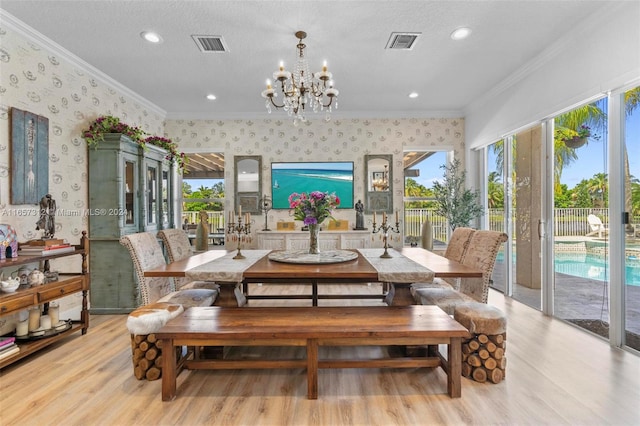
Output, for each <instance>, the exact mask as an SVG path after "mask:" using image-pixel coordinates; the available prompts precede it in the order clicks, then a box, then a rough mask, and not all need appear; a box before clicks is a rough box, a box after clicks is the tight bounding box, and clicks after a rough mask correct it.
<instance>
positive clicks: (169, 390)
mask: <svg viewBox="0 0 640 426" xmlns="http://www.w3.org/2000/svg"><path fill="white" fill-rule="evenodd" d="M162 346H163V347H164V348H165V350H164V351H163V353H162V400H163V401H171V400H173V399H174V398H175V397H176V376H177V374H178V373H177V370H176V351H175V349H174V347H173V339H164V340H163V341H162Z"/></svg>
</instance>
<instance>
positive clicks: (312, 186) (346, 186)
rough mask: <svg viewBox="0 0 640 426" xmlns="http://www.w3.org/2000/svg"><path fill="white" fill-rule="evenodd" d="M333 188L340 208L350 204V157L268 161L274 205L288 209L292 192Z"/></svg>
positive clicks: (351, 179) (351, 164)
mask: <svg viewBox="0 0 640 426" xmlns="http://www.w3.org/2000/svg"><path fill="white" fill-rule="evenodd" d="M311 191H322V192H329V193H332V192H335V194H336V195H337V196H338V197H339V198H340V205H339V206H338V208H339V209H352V208H353V161H323V162H313V163H312V162H296V163H285V162H275V163H271V199H272V204H273V208H274V209H288V208H289V195H291V193H293V192H298V193H300V192H311Z"/></svg>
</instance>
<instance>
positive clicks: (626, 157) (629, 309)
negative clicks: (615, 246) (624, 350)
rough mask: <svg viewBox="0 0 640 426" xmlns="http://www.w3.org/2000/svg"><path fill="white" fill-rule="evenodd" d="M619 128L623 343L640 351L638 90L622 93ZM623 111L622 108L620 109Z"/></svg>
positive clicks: (639, 151) (639, 133) (639, 138)
mask: <svg viewBox="0 0 640 426" xmlns="http://www.w3.org/2000/svg"><path fill="white" fill-rule="evenodd" d="M623 109H624V111H620V112H621V114H622V115H623V117H624V118H623V120H622V121H623V125H622V129H623V132H622V136H623V137H622V140H623V141H624V143H623V144H622V148H623V153H622V154H623V164H624V165H623V170H624V217H625V219H626V220H624V222H626V223H625V224H624V234H625V244H624V262H625V267H624V283H625V285H624V293H623V294H624V301H625V303H624V307H625V309H624V317H625V321H624V322H625V333H624V338H623V343H624V344H625V345H626V346H628V347H631V348H633V349H635V350H637V351H640V87H636V88H634V89H632V90H629V91H627V92H625V93H624V108H623ZM621 110H622V108H621Z"/></svg>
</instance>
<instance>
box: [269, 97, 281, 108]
mask: <svg viewBox="0 0 640 426" xmlns="http://www.w3.org/2000/svg"><path fill="white" fill-rule="evenodd" d="M273 98H275V96H269V100H270V101H271V105H273V106H274V107H276V108H283V107H284V104H282V105H278V104H276V103H275V102H274V101H273Z"/></svg>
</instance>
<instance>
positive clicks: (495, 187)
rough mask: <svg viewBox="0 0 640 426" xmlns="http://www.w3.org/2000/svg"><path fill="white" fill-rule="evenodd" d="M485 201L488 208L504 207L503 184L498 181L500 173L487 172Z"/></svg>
mask: <svg viewBox="0 0 640 426" xmlns="http://www.w3.org/2000/svg"><path fill="white" fill-rule="evenodd" d="M487 202H488V204H489V208H490V209H499V208H503V207H504V186H503V185H502V182H500V173H499V172H491V173H489V179H488V180H487Z"/></svg>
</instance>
